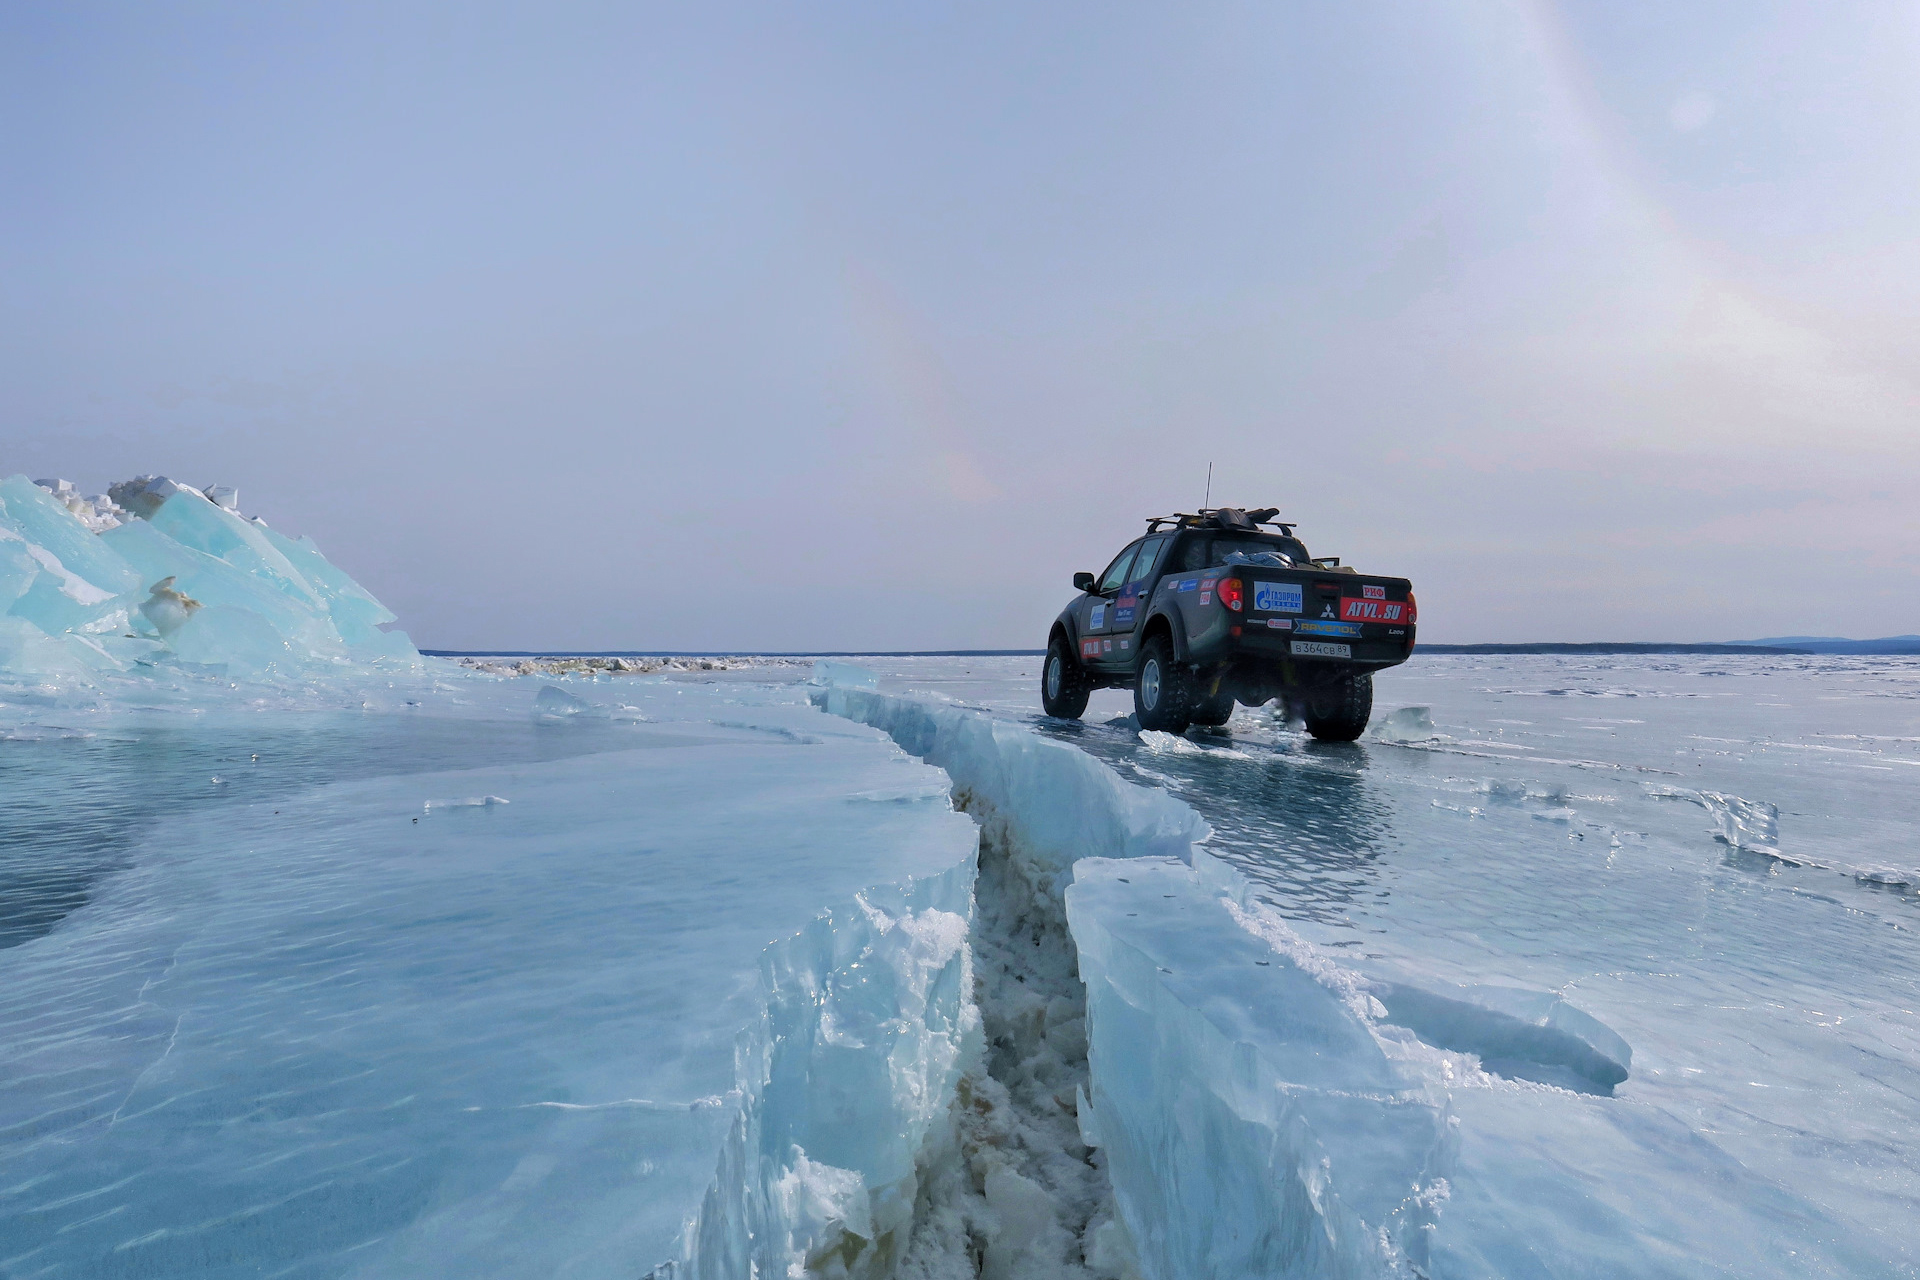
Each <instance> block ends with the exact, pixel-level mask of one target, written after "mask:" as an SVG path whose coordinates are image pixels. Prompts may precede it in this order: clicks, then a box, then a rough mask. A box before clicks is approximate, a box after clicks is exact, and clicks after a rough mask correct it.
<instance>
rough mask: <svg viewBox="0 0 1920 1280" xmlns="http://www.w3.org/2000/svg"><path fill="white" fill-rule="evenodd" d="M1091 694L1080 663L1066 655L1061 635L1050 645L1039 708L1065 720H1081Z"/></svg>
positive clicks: (1048, 644) (1041, 677)
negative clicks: (1088, 696)
mask: <svg viewBox="0 0 1920 1280" xmlns="http://www.w3.org/2000/svg"><path fill="white" fill-rule="evenodd" d="M1091 692H1092V689H1091V687H1090V686H1089V684H1088V683H1087V673H1086V671H1085V670H1083V669H1082V668H1081V666H1080V663H1079V660H1078V659H1076V658H1075V657H1074V656H1073V655H1072V654H1070V653H1068V652H1067V646H1066V643H1065V642H1064V641H1063V640H1061V638H1060V637H1059V636H1055V637H1054V638H1053V639H1051V640H1049V641H1048V642H1047V660H1046V663H1045V665H1044V666H1042V667H1041V668H1040V709H1041V710H1043V711H1045V712H1046V713H1047V714H1048V715H1050V716H1058V717H1060V719H1062V720H1078V719H1079V718H1080V713H1081V712H1083V711H1085V710H1086V709H1087V695H1088V694H1089V693H1091Z"/></svg>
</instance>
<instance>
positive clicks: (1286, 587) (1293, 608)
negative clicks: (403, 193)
mask: <svg viewBox="0 0 1920 1280" xmlns="http://www.w3.org/2000/svg"><path fill="white" fill-rule="evenodd" d="M1253 607H1254V608H1255V609H1256V610H1258V611H1259V612H1261V613H1300V612H1302V611H1303V610H1302V608H1301V602H1300V584H1299V583H1297V582H1256V583H1254V584H1253Z"/></svg>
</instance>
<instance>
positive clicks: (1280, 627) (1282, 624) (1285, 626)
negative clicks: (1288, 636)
mask: <svg viewBox="0 0 1920 1280" xmlns="http://www.w3.org/2000/svg"><path fill="white" fill-rule="evenodd" d="M1267 625H1268V626H1269V627H1271V628H1272V629H1273V630H1275V631H1291V630H1292V629H1293V619H1292V618H1268V619H1267Z"/></svg>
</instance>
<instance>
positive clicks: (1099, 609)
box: [1087, 600, 1107, 631]
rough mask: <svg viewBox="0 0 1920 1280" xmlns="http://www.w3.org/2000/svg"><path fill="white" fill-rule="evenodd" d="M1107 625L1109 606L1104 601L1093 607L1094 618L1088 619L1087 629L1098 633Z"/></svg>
mask: <svg viewBox="0 0 1920 1280" xmlns="http://www.w3.org/2000/svg"><path fill="white" fill-rule="evenodd" d="M1106 625H1107V604H1106V601H1104V600H1103V601H1101V602H1100V603H1099V604H1097V605H1095V606H1093V616H1092V617H1090V618H1088V619H1087V627H1088V629H1089V630H1092V631H1098V630H1099V629H1100V628H1102V627H1104V626H1106Z"/></svg>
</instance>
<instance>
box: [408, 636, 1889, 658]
mask: <svg viewBox="0 0 1920 1280" xmlns="http://www.w3.org/2000/svg"><path fill="white" fill-rule="evenodd" d="M1908 640H1912V641H1913V642H1912V643H1904V642H1906V641H1908ZM420 652H421V653H423V654H425V655H426V656H428V657H429V658H539V659H554V658H1038V657H1041V656H1043V655H1044V654H1045V653H1046V650H1045V649H794V650H768V649H422V650H420ZM1423 653H1461V654H1529V653H1533V654H1566V655H1572V656H1579V655H1583V654H1584V655H1587V656H1591V657H1607V656H1613V657H1624V656H1631V655H1633V654H1649V655H1660V654H1689V653H1691V654H1705V655H1712V656H1717V657H1739V656H1740V655H1742V654H1745V655H1748V656H1755V657H1801V658H1805V657H1828V656H1836V655H1837V656H1845V657H1913V656H1917V655H1920V637H1907V636H1895V637H1890V638H1889V639H1885V640H1825V639H1822V640H1818V641H1813V642H1809V643H1808V644H1807V645H1806V647H1804V648H1802V647H1800V646H1799V645H1781V644H1738V643H1735V644H1668V643H1661V642H1658V641H1648V642H1645V643H1640V642H1634V641H1624V640H1596V641H1588V642H1584V643H1558V642H1550V641H1526V642H1522V643H1516V644H1425V643H1422V644H1419V645H1416V646H1415V647H1414V654H1415V655H1416V656H1418V655H1420V654H1423Z"/></svg>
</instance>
